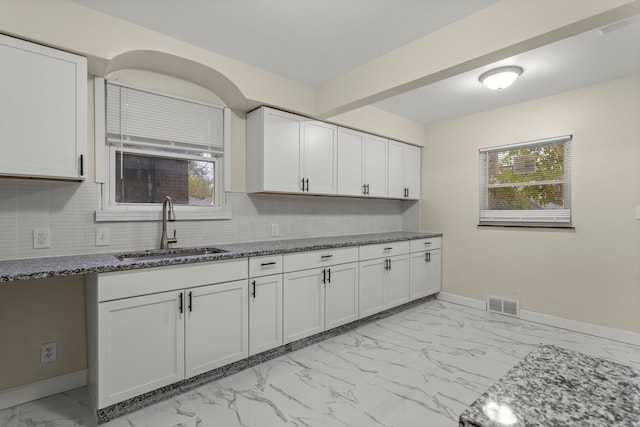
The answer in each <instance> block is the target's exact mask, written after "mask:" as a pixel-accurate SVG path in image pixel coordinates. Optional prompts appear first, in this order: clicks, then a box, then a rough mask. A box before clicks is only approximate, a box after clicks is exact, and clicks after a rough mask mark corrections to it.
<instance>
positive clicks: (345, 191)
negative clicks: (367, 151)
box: [338, 127, 366, 196]
mask: <svg viewBox="0 0 640 427" xmlns="http://www.w3.org/2000/svg"><path fill="white" fill-rule="evenodd" d="M365 139H366V134H365V133H363V132H358V131H356V130H351V129H346V128H343V127H340V128H338V194H339V195H341V196H363V195H365V194H366V187H365V185H364V142H365Z"/></svg>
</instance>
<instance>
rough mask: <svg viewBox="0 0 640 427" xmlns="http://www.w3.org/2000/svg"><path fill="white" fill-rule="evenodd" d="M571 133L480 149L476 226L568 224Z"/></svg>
mask: <svg viewBox="0 0 640 427" xmlns="http://www.w3.org/2000/svg"><path fill="white" fill-rule="evenodd" d="M572 139H573V138H572V136H571V135H565V136H559V137H554V138H548V139H542V140H536V141H528V142H522V143H518V144H512V145H506V146H500V147H493V148H486V149H481V150H480V224H481V225H531V226H567V225H569V224H571V164H572V152H571V141H572Z"/></svg>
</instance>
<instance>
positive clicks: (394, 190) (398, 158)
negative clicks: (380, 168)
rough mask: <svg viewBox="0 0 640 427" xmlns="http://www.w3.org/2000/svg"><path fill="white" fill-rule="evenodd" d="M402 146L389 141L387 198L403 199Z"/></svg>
mask: <svg viewBox="0 0 640 427" xmlns="http://www.w3.org/2000/svg"><path fill="white" fill-rule="evenodd" d="M403 146H404V144H402V143H400V142H396V141H389V157H388V167H389V197H392V198H398V199H404V198H405V188H406V187H405V185H404V170H403V164H402V161H403V155H404V153H403Z"/></svg>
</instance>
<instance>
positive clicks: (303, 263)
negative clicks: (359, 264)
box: [284, 246, 358, 272]
mask: <svg viewBox="0 0 640 427" xmlns="http://www.w3.org/2000/svg"><path fill="white" fill-rule="evenodd" d="M355 261H358V247H357V246H352V247H348V248H332V249H324V250H320V251H309V252H298V253H292V254H285V255H284V271H285V272H287V271H298V270H307V269H310V268H317V267H324V266H325V265H335V264H346V263H348V262H355Z"/></svg>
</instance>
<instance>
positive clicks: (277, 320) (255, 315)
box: [249, 274, 283, 355]
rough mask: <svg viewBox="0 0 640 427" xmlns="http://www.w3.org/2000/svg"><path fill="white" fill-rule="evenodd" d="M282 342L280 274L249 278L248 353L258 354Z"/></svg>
mask: <svg viewBox="0 0 640 427" xmlns="http://www.w3.org/2000/svg"><path fill="white" fill-rule="evenodd" d="M282 344H283V341H282V274H272V275H269V276H264V277H258V278H251V279H249V354H250V355H254V354H258V353H261V352H263V351H267V350H271V349H272V348H276V347H279V346H281V345H282Z"/></svg>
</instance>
